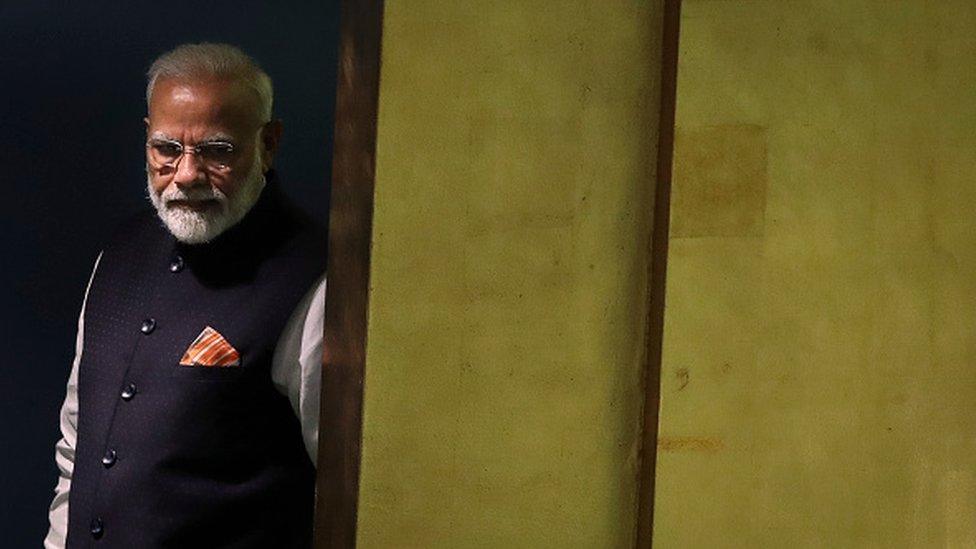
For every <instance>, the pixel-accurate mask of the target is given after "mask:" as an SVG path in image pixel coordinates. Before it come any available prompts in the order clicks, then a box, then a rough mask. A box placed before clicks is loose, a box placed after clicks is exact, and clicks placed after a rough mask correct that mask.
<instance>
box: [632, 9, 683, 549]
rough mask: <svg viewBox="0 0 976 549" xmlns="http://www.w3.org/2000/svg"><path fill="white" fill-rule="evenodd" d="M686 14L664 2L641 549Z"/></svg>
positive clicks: (650, 502)
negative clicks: (680, 37)
mask: <svg viewBox="0 0 976 549" xmlns="http://www.w3.org/2000/svg"><path fill="white" fill-rule="evenodd" d="M680 16H681V0H664V17H663V28H662V42H661V103H660V113H659V117H658V147H657V184H656V185H655V189H654V221H653V227H654V229H653V233H652V236H651V261H650V271H651V272H650V278H649V280H650V291H649V296H650V309H649V312H648V327H647V329H648V333H647V354H646V357H647V359H646V360H647V365H646V367H647V370H646V374H645V376H644V383H645V396H644V428H643V437H642V442H641V468H640V494H639V500H640V503H639V508H638V514H637V547H638V548H640V549H648V548H650V547H651V544H652V543H653V534H654V474H655V468H656V465H657V425H658V410H659V406H660V400H661V345H662V342H663V339H664V296H665V291H664V290H665V288H664V283H665V275H666V273H667V265H668V226H669V225H670V221H671V163H672V159H673V157H674V115H675V112H674V111H675V99H676V92H677V84H678V78H677V77H678V28H679V23H680Z"/></svg>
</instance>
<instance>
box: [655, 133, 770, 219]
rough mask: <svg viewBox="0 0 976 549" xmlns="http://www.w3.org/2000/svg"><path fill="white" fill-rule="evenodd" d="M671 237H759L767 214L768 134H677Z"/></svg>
mask: <svg viewBox="0 0 976 549" xmlns="http://www.w3.org/2000/svg"><path fill="white" fill-rule="evenodd" d="M673 177H674V182H673V187H672V190H671V237H672V238H692V237H701V236H731V237H742V236H745V237H757V236H762V234H763V217H764V214H765V211H766V177H767V175H766V129H765V128H763V127H761V126H756V125H753V124H735V125H722V126H708V127H702V128H688V129H685V128H676V131H675V143H674V176H673Z"/></svg>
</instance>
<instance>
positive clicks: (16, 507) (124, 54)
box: [0, 0, 338, 547]
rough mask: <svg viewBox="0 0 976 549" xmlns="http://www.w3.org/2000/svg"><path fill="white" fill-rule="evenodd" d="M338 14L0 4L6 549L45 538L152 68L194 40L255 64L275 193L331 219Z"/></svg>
mask: <svg viewBox="0 0 976 549" xmlns="http://www.w3.org/2000/svg"><path fill="white" fill-rule="evenodd" d="M337 4H338V2H337V0H332V1H329V0H327V1H325V2H321V1H316V2H312V1H309V2H286V3H270V2H258V1H250V0H235V1H233V2H230V1H218V2H207V3H196V2H164V3H159V2H146V1H134V2H111V3H110V2H75V3H68V2H44V1H34V2H17V3H15V2H3V3H0V70H2V74H3V77H2V85H0V204H2V207H3V214H2V216H0V227H2V235H3V238H2V246H3V247H2V258H3V263H4V265H3V268H2V270H0V272H2V277H3V278H2V282H3V285H2V287H3V291H2V292H0V296H2V297H0V311H2V335H0V344H2V353H3V356H6V357H7V359H6V360H5V361H4V362H5V364H4V366H3V373H2V376H0V380H2V381H0V441H3V445H4V447H5V451H4V452H0V502H2V505H0V531H2V532H4V541H3V546H4V547H37V546H39V544H40V542H41V540H42V538H43V536H44V534H45V532H46V529H47V506H48V504H49V503H50V499H51V495H52V490H53V487H54V484H55V481H56V479H57V470H56V468H55V465H54V443H55V441H56V440H57V438H58V437H59V433H58V411H59V408H60V405H61V400H62V399H63V398H64V391H65V382H66V380H67V375H68V372H69V369H70V366H71V358H72V355H73V351H74V338H75V327H76V323H77V318H78V312H79V309H80V307H81V300H82V295H83V292H84V289H85V284H86V282H87V280H88V275H89V273H90V270H91V267H92V263H93V261H94V259H95V257H96V255H97V254H98V251H99V249H100V247H101V245H102V244H103V243H104V241H105V239H106V238H107V236H108V235H109V233H110V231H111V230H112V228H113V226H114V225H115V223H117V222H118V221H119V220H121V219H122V218H123V217H125V216H127V215H128V214H130V213H132V212H134V211H136V210H137V209H139V208H142V207H144V205H145V203H146V199H145V172H144V155H143V143H144V127H143V122H142V118H143V116H145V101H144V93H145V80H144V74H145V71H146V69H147V68H148V65H149V63H150V61H151V60H152V59H153V58H154V57H155V56H156V55H158V54H159V53H162V52H163V51H165V50H168V49H170V48H172V47H173V46H175V45H177V44H180V43H184V42H199V41H219V42H229V43H232V44H236V45H238V46H240V47H242V48H243V49H244V50H245V51H246V52H248V53H249V54H251V55H252V56H254V57H255V58H256V59H257V60H258V61H259V62H260V63H261V64H262V66H263V67H264V68H265V70H266V71H267V72H268V73H269V74H270V75H271V77H272V79H274V83H275V114H276V116H277V117H278V118H281V119H283V120H284V124H285V136H284V141H283V144H282V149H281V152H280V154H279V156H278V158H277V160H276V167H277V171H278V173H279V175H280V176H281V178H282V181H283V188H284V189H285V192H286V193H288V194H289V195H290V196H291V197H292V198H294V199H295V200H296V201H298V202H299V203H300V204H302V205H303V207H305V209H307V210H308V211H309V212H310V213H312V214H313V215H315V216H317V217H318V218H319V219H321V220H323V222H327V220H326V215H327V212H328V196H329V193H328V180H329V174H330V173H331V152H330V151H331V147H332V126H333V120H332V113H333V103H334V96H335V70H336V46H337V44H336V33H337V28H338V21H337V17H338V5H337Z"/></svg>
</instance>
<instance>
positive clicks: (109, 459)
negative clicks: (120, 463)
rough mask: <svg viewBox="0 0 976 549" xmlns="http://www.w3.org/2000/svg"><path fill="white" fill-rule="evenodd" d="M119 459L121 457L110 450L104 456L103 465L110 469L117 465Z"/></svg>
mask: <svg viewBox="0 0 976 549" xmlns="http://www.w3.org/2000/svg"><path fill="white" fill-rule="evenodd" d="M118 459H119V455H118V454H116V453H115V450H109V451H107V452H105V455H104V456H102V465H104V466H105V468H106V469H108V468H109V467H111V466H113V465H115V461H116V460H118Z"/></svg>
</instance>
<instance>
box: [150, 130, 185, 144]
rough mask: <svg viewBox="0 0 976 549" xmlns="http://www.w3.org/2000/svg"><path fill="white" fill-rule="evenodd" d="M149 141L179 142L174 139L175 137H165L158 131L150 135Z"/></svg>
mask: <svg viewBox="0 0 976 549" xmlns="http://www.w3.org/2000/svg"><path fill="white" fill-rule="evenodd" d="M149 139H156V140H159V141H177V142H179V139H176V138H175V137H170V136H168V135H166V134H165V133H163V132H159V131H156V132H152V135H150V136H149Z"/></svg>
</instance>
